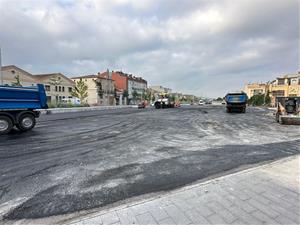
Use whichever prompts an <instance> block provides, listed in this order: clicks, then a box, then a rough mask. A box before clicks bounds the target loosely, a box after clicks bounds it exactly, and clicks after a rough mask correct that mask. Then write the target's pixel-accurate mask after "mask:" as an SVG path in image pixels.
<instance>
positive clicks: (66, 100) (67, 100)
mask: <svg viewBox="0 0 300 225" xmlns="http://www.w3.org/2000/svg"><path fill="white" fill-rule="evenodd" d="M61 101H62V103H71V104H72V105H81V101H80V99H79V98H76V97H72V98H63V99H62V100H61Z"/></svg>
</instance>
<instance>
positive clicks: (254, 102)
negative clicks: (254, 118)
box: [248, 94, 265, 106]
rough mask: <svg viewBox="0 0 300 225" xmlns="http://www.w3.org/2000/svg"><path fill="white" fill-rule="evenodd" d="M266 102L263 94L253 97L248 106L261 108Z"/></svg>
mask: <svg viewBox="0 0 300 225" xmlns="http://www.w3.org/2000/svg"><path fill="white" fill-rule="evenodd" d="M264 102H265V95H263V94H258V95H253V96H252V97H251V98H250V99H249V101H248V104H250V105H253V106H261V105H263V104H264Z"/></svg>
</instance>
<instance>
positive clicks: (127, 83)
mask: <svg viewBox="0 0 300 225" xmlns="http://www.w3.org/2000/svg"><path fill="white" fill-rule="evenodd" d="M100 77H102V78H111V79H112V80H113V81H114V82H115V88H116V93H117V96H116V98H117V100H118V102H119V103H120V102H122V101H123V94H124V92H125V91H127V93H128V102H129V103H130V102H132V103H134V102H133V100H134V92H136V93H137V95H139V96H141V95H142V94H143V93H146V92H147V81H146V80H144V79H143V78H141V77H136V76H133V75H132V74H127V73H123V72H122V71H112V72H109V71H106V72H103V73H100ZM135 103H136V102H135Z"/></svg>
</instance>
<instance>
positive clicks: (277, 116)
mask: <svg viewBox="0 0 300 225" xmlns="http://www.w3.org/2000/svg"><path fill="white" fill-rule="evenodd" d="M275 120H276V122H277V123H279V113H276V118H275Z"/></svg>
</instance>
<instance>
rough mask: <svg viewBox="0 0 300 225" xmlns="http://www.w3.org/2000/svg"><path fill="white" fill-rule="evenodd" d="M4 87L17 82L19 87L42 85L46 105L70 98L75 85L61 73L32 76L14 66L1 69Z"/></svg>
mask: <svg viewBox="0 0 300 225" xmlns="http://www.w3.org/2000/svg"><path fill="white" fill-rule="evenodd" d="M2 74H3V81H4V85H12V84H13V83H15V82H16V81H17V77H18V79H19V82H20V84H21V86H34V85H36V84H44V86H45V91H46V95H47V101H48V103H51V102H52V103H56V102H59V101H60V100H61V99H63V98H71V96H72V95H71V93H72V90H73V88H74V86H75V83H74V82H73V81H72V80H70V79H69V78H68V77H66V76H65V75H63V74H61V73H51V74H37V75H33V74H31V73H29V72H27V71H25V70H23V69H21V68H19V67H17V66H15V65H9V66H3V67H2Z"/></svg>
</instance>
